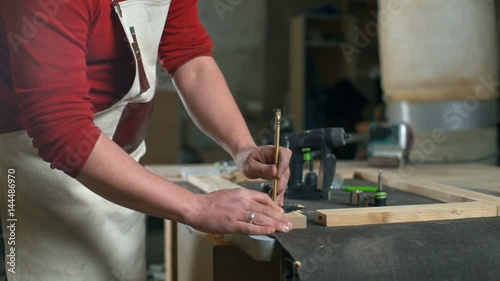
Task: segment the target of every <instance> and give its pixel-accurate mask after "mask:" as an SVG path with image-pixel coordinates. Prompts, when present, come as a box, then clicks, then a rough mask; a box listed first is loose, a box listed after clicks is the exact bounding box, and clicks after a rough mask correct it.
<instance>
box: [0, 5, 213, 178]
mask: <svg viewBox="0 0 500 281" xmlns="http://www.w3.org/2000/svg"><path fill="white" fill-rule="evenodd" d="M61 2H67V3H65V4H60V3H61ZM44 3H45V4H44ZM196 4H197V0H172V3H171V6H170V11H169V14H168V17H167V23H166V25H165V27H164V33H163V37H162V40H161V43H160V46H159V60H160V62H161V64H162V66H163V67H164V68H165V69H166V70H167V71H168V72H169V73H170V74H173V72H175V70H176V69H177V68H178V67H179V66H181V65H182V64H184V63H185V62H187V61H189V60H190V59H192V58H194V57H197V56H204V55H211V49H212V42H211V40H210V37H209V36H208V34H207V33H206V30H205V29H204V27H203V26H202V25H201V23H200V20H199V16H198V11H197V6H196ZM37 15H38V16H39V18H41V19H44V17H43V15H45V16H46V17H45V19H48V23H46V24H39V23H38V22H36V20H37ZM124 37H125V34H124V31H123V28H122V26H121V24H120V22H119V19H118V17H117V15H116V14H115V12H114V10H113V7H112V5H111V1H110V0H72V1H69V2H68V1H67V0H65V1H61V0H42V1H41V0H15V1H12V0H0V134H2V133H8V132H12V131H17V130H22V129H26V130H27V132H28V135H29V136H30V137H31V138H33V146H34V147H35V148H37V149H38V152H39V155H40V157H42V158H43V159H44V160H45V161H47V162H49V163H51V164H52V167H53V168H61V166H60V164H59V163H65V165H67V164H68V163H71V165H72V167H70V168H71V169H70V170H66V171H65V172H66V173H68V174H69V175H70V176H73V177H76V176H77V175H78V173H79V171H80V169H81V168H82V166H83V165H84V163H85V161H86V159H87V157H88V154H90V151H91V150H92V149H93V147H94V145H95V143H96V141H97V138H98V136H99V132H100V130H99V129H98V128H97V127H96V126H95V124H94V122H93V118H94V113H97V112H99V111H102V110H104V109H106V108H108V107H109V106H110V105H112V103H113V101H115V100H116V99H117V98H119V97H120V96H122V95H123V94H125V93H126V92H127V90H128V89H129V88H130V86H131V83H132V82H133V79H134V75H135V73H134V71H135V69H134V66H133V64H132V62H133V56H132V53H131V52H130V50H129V45H128V42H126V40H124ZM82 139H86V140H88V141H89V143H90V147H86V148H85V149H87V150H89V152H88V153H86V154H85V153H84V154H83V155H82V154H81V153H80V155H81V156H84V157H83V158H82V159H80V160H79V161H69V160H68V157H70V156H69V155H70V153H71V151H78V149H81V148H79V147H78V143H79V142H80V140H82ZM89 143H87V144H86V145H88V144H89ZM85 155H86V156H85Z"/></svg>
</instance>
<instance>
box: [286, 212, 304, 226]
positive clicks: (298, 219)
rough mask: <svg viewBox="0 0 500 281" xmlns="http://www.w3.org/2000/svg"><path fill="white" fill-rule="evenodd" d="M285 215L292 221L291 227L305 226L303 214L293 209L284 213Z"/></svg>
mask: <svg viewBox="0 0 500 281" xmlns="http://www.w3.org/2000/svg"><path fill="white" fill-rule="evenodd" d="M285 215H286V217H287V218H288V219H289V220H290V221H291V222H292V224H293V229H303V228H307V217H306V216H304V215H303V214H301V213H299V212H297V211H293V212H290V213H286V214H285Z"/></svg>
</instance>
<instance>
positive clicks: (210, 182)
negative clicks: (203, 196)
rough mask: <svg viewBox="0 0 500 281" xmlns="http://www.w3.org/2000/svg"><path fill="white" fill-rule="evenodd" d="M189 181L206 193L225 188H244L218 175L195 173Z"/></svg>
mask: <svg viewBox="0 0 500 281" xmlns="http://www.w3.org/2000/svg"><path fill="white" fill-rule="evenodd" d="M187 180H188V182H189V183H190V184H192V185H194V186H196V187H198V188H199V189H200V190H202V191H203V192H205V193H211V192H214V191H218V190H223V189H235V188H242V186H239V185H237V184H235V183H232V182H230V181H228V180H225V179H223V178H221V177H220V176H216V175H193V176H189V177H188V178H187Z"/></svg>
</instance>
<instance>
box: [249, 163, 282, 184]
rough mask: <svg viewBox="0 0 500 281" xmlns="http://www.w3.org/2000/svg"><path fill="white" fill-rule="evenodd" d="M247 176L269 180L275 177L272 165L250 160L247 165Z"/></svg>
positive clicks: (274, 168)
mask: <svg viewBox="0 0 500 281" xmlns="http://www.w3.org/2000/svg"><path fill="white" fill-rule="evenodd" d="M248 174H249V175H250V176H252V177H255V178H262V179H266V180H270V179H274V178H275V176H276V167H275V166H274V165H273V164H267V163H261V162H258V161H255V160H251V161H250V163H249V165H248Z"/></svg>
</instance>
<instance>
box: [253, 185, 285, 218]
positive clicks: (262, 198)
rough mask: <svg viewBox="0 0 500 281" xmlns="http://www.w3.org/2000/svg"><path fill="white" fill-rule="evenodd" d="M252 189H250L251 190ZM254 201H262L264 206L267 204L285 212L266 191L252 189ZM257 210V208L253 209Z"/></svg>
mask: <svg viewBox="0 0 500 281" xmlns="http://www.w3.org/2000/svg"><path fill="white" fill-rule="evenodd" d="M249 191H250V190H249ZM250 198H251V199H252V200H253V201H254V202H257V203H260V204H262V205H264V206H267V207H269V208H271V209H273V210H275V211H277V212H279V213H283V209H281V208H280V207H279V206H278V205H277V204H276V203H275V202H273V200H272V199H271V198H270V197H269V196H268V195H267V194H265V193H262V192H257V191H251V197H250ZM253 211H255V210H253Z"/></svg>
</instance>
